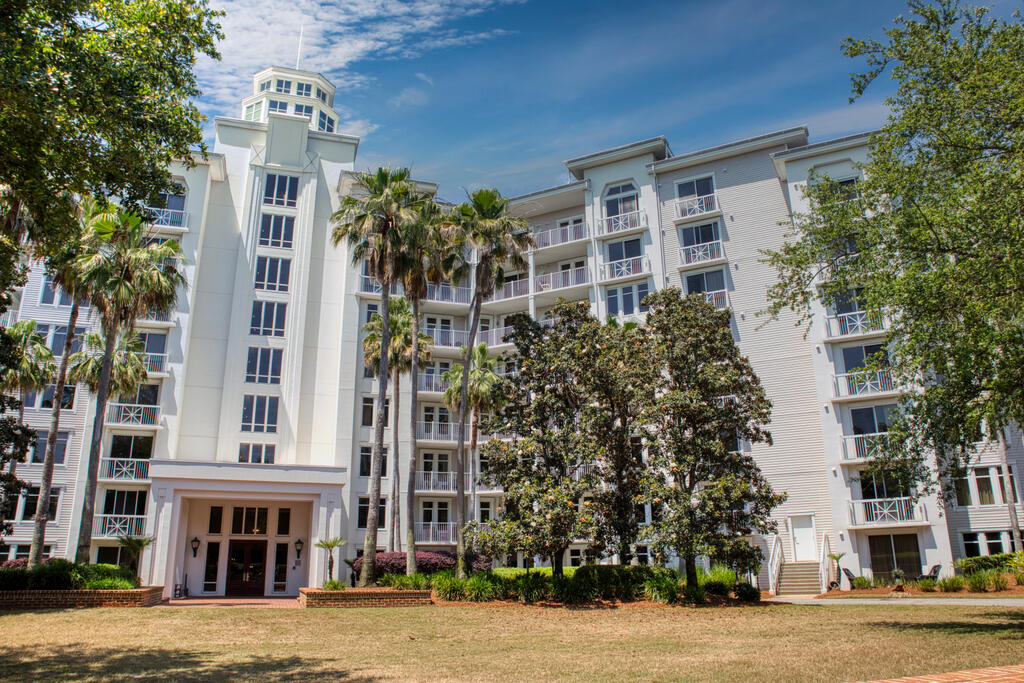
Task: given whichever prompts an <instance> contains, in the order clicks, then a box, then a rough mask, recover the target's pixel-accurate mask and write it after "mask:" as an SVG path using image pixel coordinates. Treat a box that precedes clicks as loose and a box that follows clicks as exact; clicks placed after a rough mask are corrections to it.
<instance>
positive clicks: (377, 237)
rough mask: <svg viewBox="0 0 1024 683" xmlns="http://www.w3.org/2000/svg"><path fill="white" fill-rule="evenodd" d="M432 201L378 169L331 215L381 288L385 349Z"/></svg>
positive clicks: (382, 372) (369, 521)
mask: <svg viewBox="0 0 1024 683" xmlns="http://www.w3.org/2000/svg"><path fill="white" fill-rule="evenodd" d="M426 200H427V198H426V197H425V195H423V194H422V193H420V192H418V191H417V190H416V187H415V185H413V183H412V182H411V180H410V178H409V169H407V168H399V169H394V170H392V169H390V168H378V169H377V171H376V172H375V173H360V174H358V175H357V176H356V178H355V184H354V193H353V194H350V195H346V196H345V197H343V198H342V200H341V206H340V207H339V208H338V210H337V211H336V212H335V213H334V215H332V216H331V222H332V223H333V225H334V229H333V232H332V240H333V241H334V245H335V246H338V245H339V244H341V243H342V242H346V243H347V244H348V245H349V248H350V250H351V255H352V263H354V264H361V263H362V262H363V261H364V260H365V262H366V268H367V272H368V273H369V276H370V277H371V278H373V279H374V280H375V281H376V282H377V283H378V284H379V285H380V288H381V341H380V346H381V348H389V347H390V339H389V337H390V334H391V324H390V317H391V305H390V300H391V288H392V287H393V286H394V285H396V284H397V283H398V282H400V281H401V277H402V274H403V272H404V268H405V265H406V260H405V259H404V258H403V247H402V243H403V237H404V235H405V228H406V227H407V226H408V225H410V224H412V223H415V222H416V221H417V220H418V217H419V210H420V207H422V206H423V204H424V202H425V201H426ZM388 360H389V359H388V354H383V355H382V356H381V359H380V366H379V371H378V373H377V402H376V407H375V408H376V416H375V421H374V442H373V458H372V460H371V463H370V490H369V497H370V501H371V505H370V508H369V512H368V513H367V516H366V540H365V541H364V543H363V569H362V572H361V573H360V575H359V585H360V586H370V585H372V584H373V581H374V577H375V575H376V571H377V561H376V560H377V530H378V526H379V521H380V520H378V519H377V508H378V506H377V505H376V504H375V503H376V501H377V500H379V499H380V472H381V464H382V461H383V453H384V401H385V400H386V399H387V390H388V379H389V373H390V371H389V369H388Z"/></svg>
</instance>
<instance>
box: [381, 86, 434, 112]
mask: <svg viewBox="0 0 1024 683" xmlns="http://www.w3.org/2000/svg"><path fill="white" fill-rule="evenodd" d="M429 101H430V98H429V97H427V93H425V92H423V91H422V90H421V89H419V88H403V89H402V91H401V92H400V93H398V94H397V95H395V96H394V97H392V98H391V99H390V100H388V104H390V105H391V106H392V107H394V108H395V109H398V108H400V107H420V106H423V105H424V104H426V103H427V102H429Z"/></svg>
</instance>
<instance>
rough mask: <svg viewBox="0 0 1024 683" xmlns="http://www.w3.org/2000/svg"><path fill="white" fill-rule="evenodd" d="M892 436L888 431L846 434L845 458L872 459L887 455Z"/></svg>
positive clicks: (844, 444) (844, 438)
mask: <svg viewBox="0 0 1024 683" xmlns="http://www.w3.org/2000/svg"><path fill="white" fill-rule="evenodd" d="M891 438H892V437H891V435H890V434H889V433H888V432H873V433H871V434H847V435H844V436H843V460H871V459H873V458H877V457H879V456H881V455H885V452H886V450H887V448H888V446H889V440H890V439H891Z"/></svg>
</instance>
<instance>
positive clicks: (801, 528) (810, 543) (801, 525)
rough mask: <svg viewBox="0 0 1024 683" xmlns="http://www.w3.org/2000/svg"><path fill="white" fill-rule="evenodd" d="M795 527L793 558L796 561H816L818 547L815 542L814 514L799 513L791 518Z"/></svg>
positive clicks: (790, 523)
mask: <svg viewBox="0 0 1024 683" xmlns="http://www.w3.org/2000/svg"><path fill="white" fill-rule="evenodd" d="M789 525H790V527H791V528H792V529H793V559H794V561H796V562H814V561H815V560H817V559H818V558H817V554H818V553H817V550H818V549H817V547H816V545H817V544H816V543H815V542H814V516H813V515H798V516H796V517H790V518H789Z"/></svg>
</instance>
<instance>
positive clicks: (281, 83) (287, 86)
mask: <svg viewBox="0 0 1024 683" xmlns="http://www.w3.org/2000/svg"><path fill="white" fill-rule="evenodd" d="M291 91H292V82H291V81H287V80H285V79H283V78H279V79H277V81H276V82H275V83H274V92H279V93H283V94H285V95H287V94H288V93H290V92H291Z"/></svg>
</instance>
